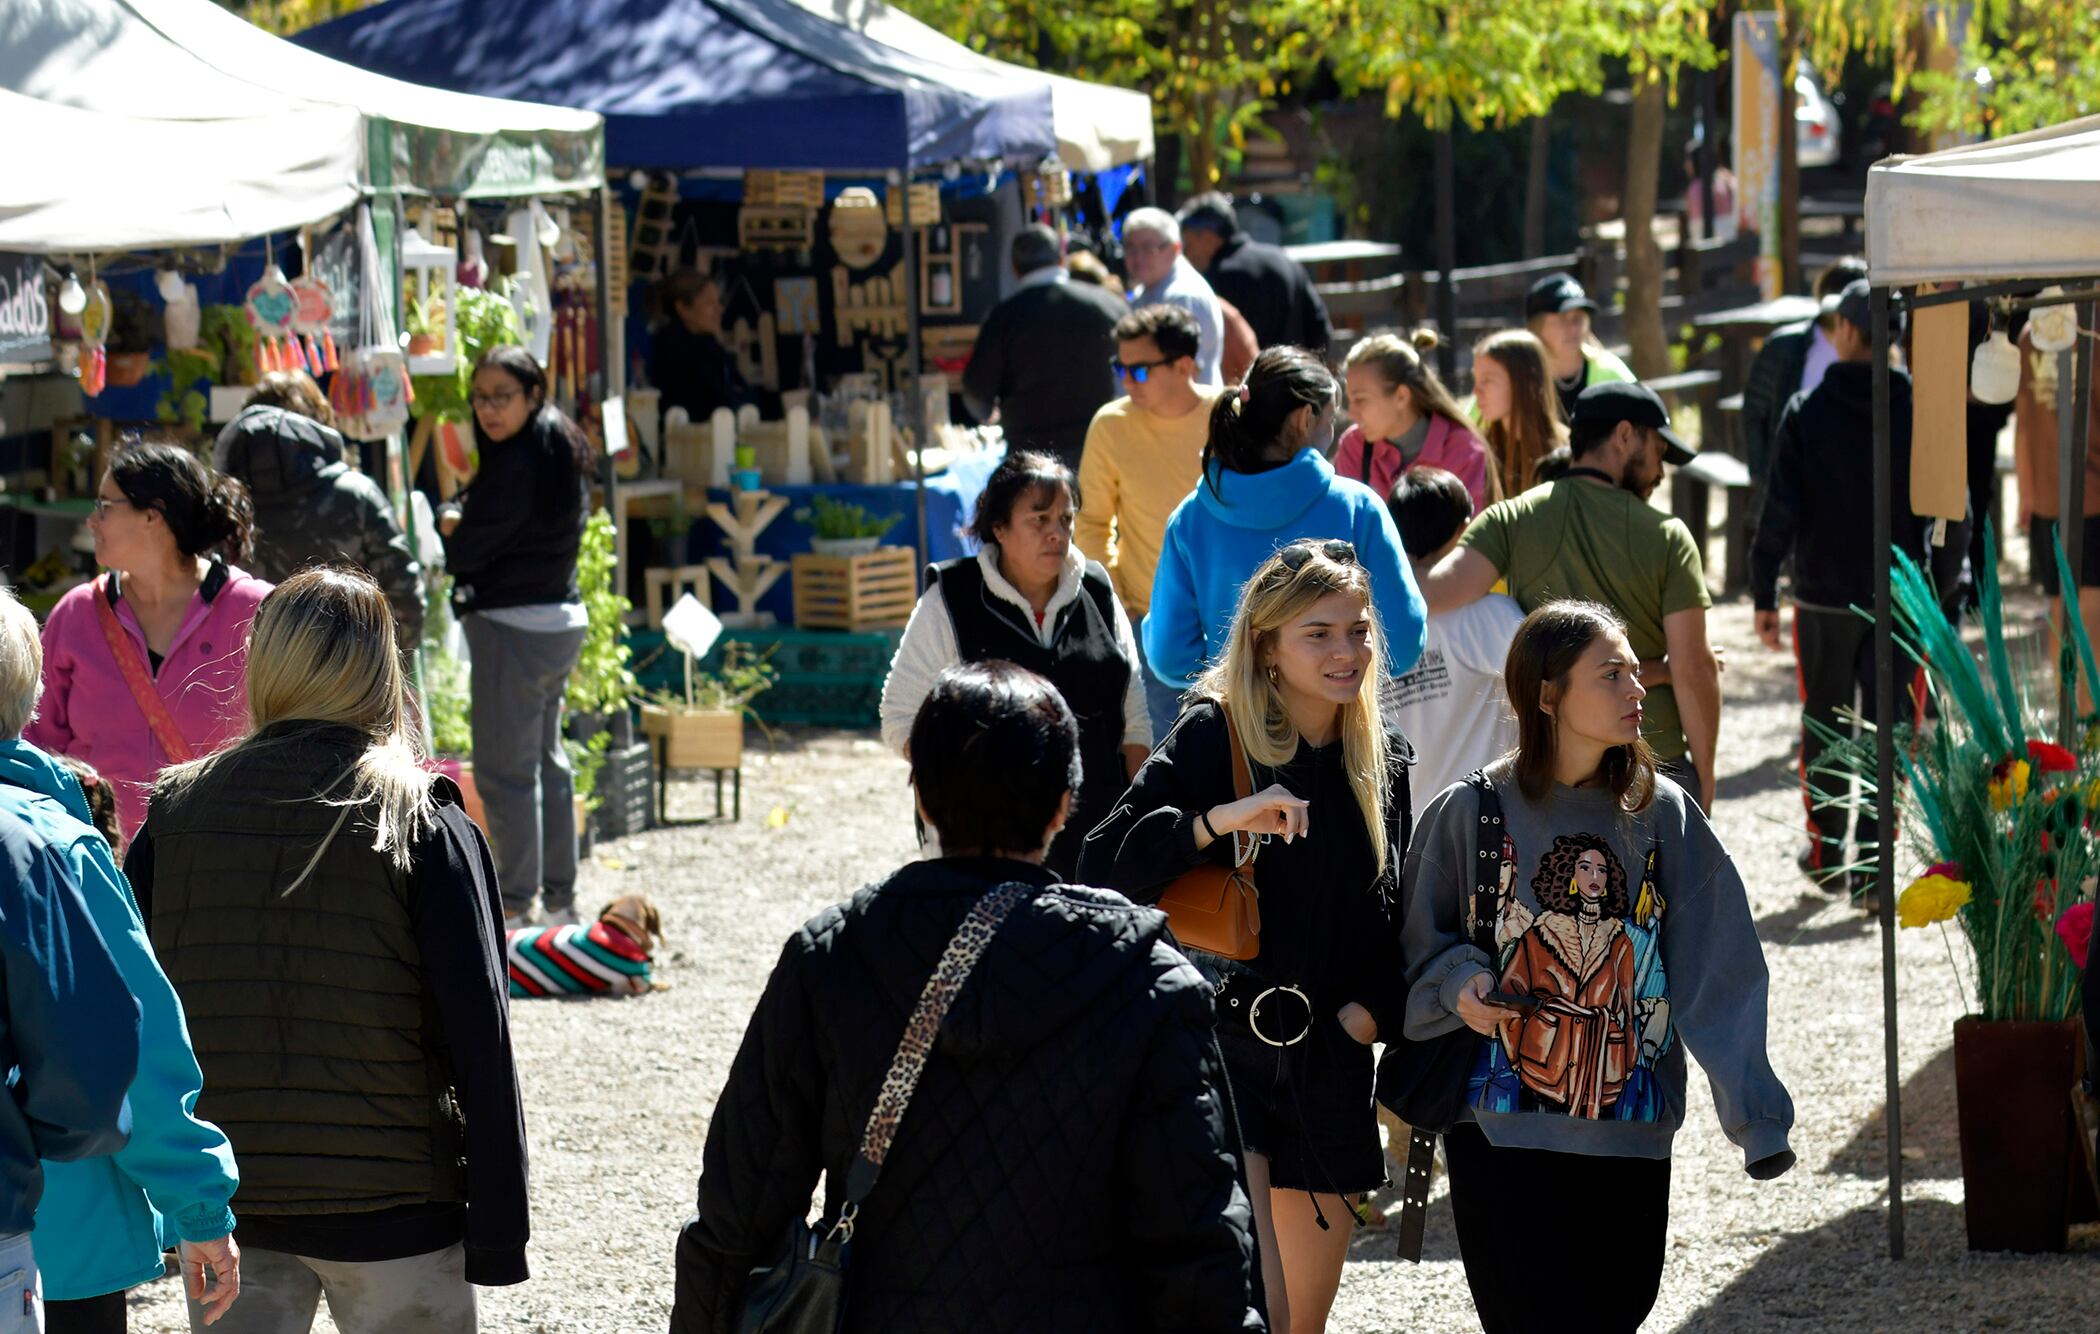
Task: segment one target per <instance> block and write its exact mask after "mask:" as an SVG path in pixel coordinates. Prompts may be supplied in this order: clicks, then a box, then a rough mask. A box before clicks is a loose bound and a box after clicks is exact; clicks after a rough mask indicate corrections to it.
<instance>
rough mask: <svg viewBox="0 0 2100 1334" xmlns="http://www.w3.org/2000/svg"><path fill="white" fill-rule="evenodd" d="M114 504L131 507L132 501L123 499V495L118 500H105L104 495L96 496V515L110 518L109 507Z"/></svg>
mask: <svg viewBox="0 0 2100 1334" xmlns="http://www.w3.org/2000/svg"><path fill="white" fill-rule="evenodd" d="M112 505H122V506H124V507H125V508H127V509H129V508H130V507H131V502H130V501H128V500H125V499H123V498H122V497H119V498H118V499H116V500H105V499H103V498H102V497H100V496H97V497H95V517H96V518H98V519H106V518H108V517H109V509H110V506H112Z"/></svg>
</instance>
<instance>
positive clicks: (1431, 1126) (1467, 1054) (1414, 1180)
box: [1377, 770, 1502, 1261]
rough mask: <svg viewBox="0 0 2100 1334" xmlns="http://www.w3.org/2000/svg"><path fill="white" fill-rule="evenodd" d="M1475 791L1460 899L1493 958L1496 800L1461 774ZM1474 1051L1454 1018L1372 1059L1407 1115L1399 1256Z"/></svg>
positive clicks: (1416, 1251) (1411, 1241)
mask: <svg viewBox="0 0 2100 1334" xmlns="http://www.w3.org/2000/svg"><path fill="white" fill-rule="evenodd" d="M1466 782H1467V784H1469V785H1470V786H1471V787H1472V788H1473V790H1474V792H1475V793H1476V794H1477V795H1478V797H1479V824H1478V830H1479V833H1478V836H1477V838H1476V839H1475V844H1476V847H1477V850H1478V852H1477V855H1476V856H1475V857H1474V858H1473V893H1472V897H1471V900H1470V902H1469V903H1468V904H1467V911H1466V920H1467V921H1468V922H1469V923H1470V924H1471V932H1470V936H1471V940H1472V943H1473V945H1474V946H1475V947H1476V948H1477V949H1479V950H1480V951H1481V952H1482V953H1484V954H1486V955H1487V956H1488V958H1489V959H1490V960H1493V959H1494V957H1495V923H1494V917H1493V911H1492V909H1493V904H1494V900H1495V894H1496V891H1497V890H1498V889H1499V888H1500V880H1501V876H1502V799H1501V798H1500V797H1498V796H1496V795H1495V785H1494V783H1493V781H1491V780H1490V779H1489V778H1488V776H1487V774H1486V773H1485V772H1482V771H1477V770H1476V771H1475V772H1474V773H1473V774H1471V775H1470V776H1468V777H1467V779H1466ZM1479 1050H1480V1034H1478V1033H1475V1032H1474V1031H1473V1030H1472V1029H1471V1028H1468V1027H1466V1026H1465V1025H1464V1024H1460V1025H1459V1026H1458V1027H1457V1028H1455V1029H1453V1030H1451V1031H1450V1032H1449V1033H1445V1034H1442V1035H1441V1036H1438V1037H1433V1038H1430V1039H1428V1040H1427V1041H1425V1042H1416V1041H1413V1040H1411V1039H1409V1038H1405V1037H1403V1038H1401V1039H1399V1040H1398V1041H1395V1042H1390V1043H1388V1044H1386V1049H1385V1054H1384V1055H1383V1056H1381V1057H1380V1058H1379V1061H1378V1086H1377V1096H1378V1101H1379V1102H1381V1103H1383V1104H1384V1105H1385V1106H1386V1107H1388V1108H1389V1109H1391V1111H1392V1113H1393V1115H1395V1116H1397V1117H1399V1118H1400V1119H1401V1120H1403V1121H1405V1122H1407V1124H1408V1127H1409V1129H1410V1130H1411V1131H1412V1132H1413V1133H1412V1134H1411V1135H1409V1137H1408V1146H1407V1177H1406V1180H1405V1182H1404V1183H1403V1184H1402V1187H1401V1204H1400V1228H1399V1244H1400V1258H1401V1259H1403V1260H1414V1261H1419V1260H1421V1258H1422V1230H1423V1226H1424V1224H1425V1222H1426V1220H1427V1216H1428V1209H1429V1178H1430V1172H1431V1169H1432V1168H1433V1167H1434V1166H1435V1163H1436V1139H1437V1136H1438V1135H1440V1134H1442V1133H1443V1132H1444V1131H1446V1130H1448V1129H1450V1127H1451V1126H1452V1124H1453V1123H1455V1122H1456V1121H1457V1120H1458V1116H1459V1113H1460V1112H1462V1111H1464V1110H1465V1106H1466V1081H1467V1079H1468V1078H1469V1077H1470V1076H1471V1074H1472V1071H1473V1062H1474V1059H1475V1057H1476V1056H1477V1055H1478V1053H1479Z"/></svg>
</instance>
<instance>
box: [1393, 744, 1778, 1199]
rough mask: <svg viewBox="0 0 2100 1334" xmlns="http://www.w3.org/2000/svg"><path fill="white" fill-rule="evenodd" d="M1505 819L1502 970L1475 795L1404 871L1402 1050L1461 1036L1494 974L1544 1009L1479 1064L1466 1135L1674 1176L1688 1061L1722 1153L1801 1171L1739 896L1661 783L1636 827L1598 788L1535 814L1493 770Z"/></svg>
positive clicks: (1414, 852) (1435, 823) (1729, 870)
mask: <svg viewBox="0 0 2100 1334" xmlns="http://www.w3.org/2000/svg"><path fill="white" fill-rule="evenodd" d="M1487 772H1488V776H1489V777H1490V779H1491V780H1493V782H1494V785H1495V791H1496V794H1497V795H1498V796H1499V797H1500V799H1501V803H1502V810H1503V816H1504V825H1503V834H1504V837H1503V839H1502V848H1501V854H1500V861H1499V863H1496V862H1495V861H1494V860H1493V856H1492V854H1491V855H1490V864H1491V865H1495V866H1499V871H1500V874H1499V876H1498V877H1497V884H1498V892H1497V893H1496V894H1495V895H1494V897H1493V899H1492V901H1491V903H1490V904H1489V905H1488V910H1487V913H1486V916H1487V917H1488V919H1489V921H1490V923H1491V924H1492V931H1493V945H1494V949H1493V951H1492V957H1491V955H1490V952H1488V951H1485V950H1483V949H1481V948H1478V947H1476V946H1475V945H1474V944H1472V943H1471V941H1472V939H1473V938H1474V935H1475V932H1474V930H1473V924H1472V923H1471V922H1470V921H1469V920H1468V915H1469V913H1470V911H1471V905H1472V901H1473V884H1474V868H1475V866H1476V865H1478V864H1479V863H1480V861H1481V848H1480V829H1481V823H1480V804H1479V799H1478V797H1477V795H1476V793H1475V791H1474V789H1473V788H1472V787H1470V786H1468V785H1466V784H1464V783H1460V784H1455V785H1453V786H1452V787H1450V788H1448V789H1446V790H1445V791H1444V792H1443V793H1442V794H1441V795H1440V796H1438V797H1437V798H1436V799H1435V800H1434V801H1432V802H1431V803H1430V804H1429V807H1428V809H1427V810H1426V811H1424V812H1423V814H1422V818H1421V821H1420V823H1419V824H1418V825H1417V826H1416V831H1415V838H1414V842H1413V843H1412V844H1411V845H1410V846H1409V848H1408V852H1407V867H1406V875H1405V877H1404V881H1403V883H1404V884H1405V886H1406V891H1405V893H1406V900H1405V902H1406V911H1405V916H1404V918H1403V926H1402V932H1401V944H1402V950H1403V953H1404V956H1405V959H1406V968H1407V980H1408V987H1409V990H1408V1001H1407V1019H1406V1025H1405V1026H1406V1033H1407V1036H1408V1037H1410V1038H1415V1039H1418V1040H1420V1039H1427V1038H1432V1037H1436V1036H1439V1035H1441V1034H1444V1033H1449V1032H1451V1031H1452V1030H1454V1029H1456V1028H1459V1027H1461V1026H1462V1024H1463V1021H1462V1020H1460V1019H1459V1017H1458V1013H1457V1005H1458V996H1459V993H1460V991H1461V990H1462V989H1463V988H1464V987H1465V986H1466V984H1467V983H1468V982H1469V981H1470V980H1471V979H1472V977H1473V976H1474V975H1475V974H1479V973H1485V974H1487V975H1488V980H1489V982H1490V983H1491V984H1492V985H1493V987H1494V988H1495V989H1496V990H1498V991H1502V992H1507V993H1511V994H1513V995H1517V996H1525V997H1529V998H1530V999H1531V1001H1533V1002H1536V1004H1535V1005H1533V1006H1530V1007H1528V1008H1527V1009H1526V1010H1524V1011H1521V1012H1513V1017H1512V1020H1511V1021H1510V1022H1509V1023H1507V1024H1505V1025H1504V1026H1503V1029H1502V1033H1501V1035H1500V1036H1499V1037H1496V1038H1486V1037H1483V1038H1481V1039H1480V1040H1479V1050H1478V1051H1477V1053H1476V1054H1475V1058H1474V1064H1473V1069H1472V1079H1471V1084H1470V1087H1469V1090H1468V1096H1467V1107H1466V1110H1465V1112H1464V1114H1463V1115H1462V1116H1461V1117H1460V1120H1462V1121H1470V1122H1473V1123H1475V1124H1478V1125H1479V1126H1480V1128H1481V1130H1482V1131H1483V1132H1484V1133H1485V1134H1486V1135H1487V1137H1488V1139H1489V1140H1490V1141H1491V1142H1493V1143H1494V1144H1496V1145H1498V1146H1502V1147H1506V1148H1523V1149H1546V1150H1551V1151H1554V1152H1560V1153H1581V1154H1591V1155H1598V1156H1606V1157H1629V1158H1665V1157H1668V1156H1669V1153H1670V1141H1671V1138H1672V1137H1673V1136H1674V1135H1675V1134H1676V1132H1677V1128H1678V1127H1679V1126H1680V1125H1682V1124H1683V1123H1684V1087H1685V1064H1684V1049H1685V1047H1687V1046H1689V1047H1690V1048H1691V1050H1692V1053H1693V1054H1694V1055H1696V1056H1697V1057H1698V1058H1699V1063H1700V1065H1701V1066H1703V1067H1704V1068H1705V1070H1706V1073H1707V1078H1708V1079H1709V1080H1710V1081H1711V1083H1712V1085H1713V1094H1714V1103H1715V1107H1716V1110H1717V1111H1718V1113H1719V1115H1720V1119H1721V1126H1722V1129H1723V1130H1724V1131H1726V1132H1727V1135H1728V1138H1729V1139H1730V1140H1732V1141H1733V1142H1734V1143H1735V1144H1736V1145H1737V1147H1739V1148H1741V1149H1742V1151H1743V1157H1744V1162H1745V1163H1746V1164H1748V1165H1753V1166H1754V1168H1755V1170H1756V1174H1757V1175H1759V1176H1768V1175H1776V1174H1777V1173H1778V1172H1780V1171H1783V1170H1785V1168H1786V1166H1788V1165H1789V1164H1790V1163H1791V1161H1792V1159H1791V1155H1790V1154H1789V1153H1788V1150H1787V1132H1788V1131H1789V1130H1790V1129H1791V1128H1792V1126H1793V1123H1794V1104H1793V1100H1792V1099H1791V1098H1789V1097H1788V1096H1787V1091H1786V1089H1785V1087H1784V1086H1783V1085H1781V1084H1780V1082H1779V1078H1778V1076H1777V1075H1775V1074H1774V1073H1773V1072H1772V1066H1771V1062H1770V1061H1769V1060H1768V1059H1767V1057H1766V1054H1765V1015H1766V998H1767V991H1768V985H1769V983H1768V979H1767V976H1766V973H1765V959H1764V950H1763V947H1762V946H1761V945H1760V944H1759V942H1758V939H1757V931H1756V927H1755V925H1754V924H1753V923H1752V921H1751V918H1750V907H1749V903H1748V900H1747V899H1746V897H1745V895H1744V891H1743V881H1742V877H1741V876H1740V875H1739V874H1738V873H1737V872H1736V869H1735V863H1734V862H1733V861H1732V860H1730V858H1729V856H1728V851H1727V849H1726V848H1724V847H1723V846H1722V845H1721V840H1720V839H1719V838H1718V837H1717V836H1716V835H1715V834H1714V831H1713V827H1712V826H1711V825H1709V824H1708V823H1707V822H1706V817H1705V816H1704V815H1703V814H1701V813H1700V811H1699V809H1698V807H1697V806H1695V805H1694V804H1693V803H1692V802H1690V801H1688V800H1687V799H1686V798H1685V795H1684V792H1683V790H1682V789H1681V788H1679V787H1678V786H1677V785H1676V784H1675V783H1673V782H1671V781H1670V780H1669V779H1667V778H1658V779H1657V791H1656V796H1655V801H1654V803H1653V804H1652V805H1650V806H1649V807H1648V809H1647V810H1645V811H1643V812H1641V813H1640V814H1638V815H1628V814H1626V813H1625V812H1623V811H1621V810H1620V809H1619V808H1618V804H1617V800H1616V799H1615V798H1614V797H1613V796H1612V794H1611V793H1610V792H1609V791H1608V790H1605V789H1603V788H1595V789H1591V788H1570V787H1565V786H1561V785H1558V784H1556V785H1555V786H1554V788H1553V790H1552V791H1551V792H1550V793H1548V794H1547V795H1546V796H1545V798H1544V799H1543V800H1540V801H1537V802H1533V801H1529V800H1527V799H1526V798H1525V797H1524V794H1523V793H1522V792H1521V791H1519V790H1518V788H1517V784H1516V781H1515V778H1514V776H1513V774H1512V773H1511V766H1510V764H1509V762H1508V761H1507V760H1503V761H1497V762H1496V763H1495V764H1493V765H1490V766H1489V768H1488V771H1487Z"/></svg>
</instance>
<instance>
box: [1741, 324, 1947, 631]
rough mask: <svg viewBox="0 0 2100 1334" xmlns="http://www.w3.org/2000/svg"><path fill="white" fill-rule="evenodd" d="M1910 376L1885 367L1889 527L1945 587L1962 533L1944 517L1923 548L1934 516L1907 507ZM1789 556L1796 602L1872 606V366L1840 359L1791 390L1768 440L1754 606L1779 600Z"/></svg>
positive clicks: (1753, 566)
mask: <svg viewBox="0 0 2100 1334" xmlns="http://www.w3.org/2000/svg"><path fill="white" fill-rule="evenodd" d="M1910 429H1911V407H1910V376H1909V375H1907V374H1905V373H1904V372H1903V371H1902V370H1900V369H1898V368H1896V367H1890V368H1889V466H1890V468H1891V469H1892V470H1893V473H1892V481H1893V485H1892V487H1891V491H1890V497H1891V501H1890V511H1891V512H1890V519H1891V525H1892V526H1891V528H1890V530H1889V531H1890V532H1891V534H1892V535H1893V536H1892V541H1893V542H1894V544H1895V545H1896V546H1898V547H1900V548H1901V549H1903V550H1904V551H1907V552H1909V553H1910V555H1911V558H1912V559H1913V560H1916V561H1918V562H1919V563H1920V564H1922V565H1924V566H1925V567H1926V569H1928V570H1929V571H1931V572H1932V574H1933V575H1934V577H1935V578H1936V579H1937V580H1938V582H1939V587H1940V589H1941V591H1942V592H1943V593H1948V594H1951V593H1952V592H1953V589H1954V581H1955V580H1957V579H1958V578H1959V577H1960V575H1961V553H1962V552H1964V551H1966V550H1967V549H1968V530H1967V526H1966V525H1963V524H1949V525H1948V531H1947V541H1946V545H1945V546H1943V547H1941V548H1940V549H1939V550H1938V551H1934V550H1932V548H1931V547H1930V545H1929V536H1930V534H1931V531H1932V520H1930V519H1921V518H1919V517H1918V516H1916V515H1915V514H1912V513H1911V510H1910ZM1789 553H1791V554H1792V555H1793V558H1794V599H1795V600H1796V601H1797V602H1804V603H1808V604H1810V605H1812V606H1817V607H1825V608H1836V609H1839V610H1843V609H1845V608H1848V607H1852V606H1861V607H1871V606H1873V605H1874V367H1873V365H1872V363H1870V362H1864V361H1841V362H1838V363H1837V364H1835V365H1833V366H1832V367H1831V368H1830V369H1829V370H1828V371H1826V372H1825V373H1824V375H1823V382H1822V383H1821V384H1819V385H1817V386H1816V387H1815V388H1814V389H1813V390H1811V391H1809V392H1808V393H1805V394H1796V395H1794V397H1793V400H1792V401H1791V402H1789V403H1788V404H1787V405H1786V410H1785V411H1784V412H1782V413H1781V414H1780V416H1779V426H1778V427H1777V429H1776V430H1775V431H1774V434H1773V439H1772V473H1771V476H1770V478H1769V479H1767V481H1766V484H1765V504H1764V509H1763V511H1762V512H1760V513H1759V515H1758V518H1757V538H1756V541H1755V542H1754V543H1753V544H1752V546H1751V550H1750V595H1751V597H1752V599H1753V600H1754V601H1755V603H1756V606H1757V608H1758V610H1760V611H1770V610H1773V609H1776V608H1777V607H1778V606H1779V571H1780V568H1781V567H1782V566H1783V565H1784V564H1785V563H1786V559H1787V556H1788V554H1789Z"/></svg>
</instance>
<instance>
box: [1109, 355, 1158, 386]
mask: <svg viewBox="0 0 2100 1334" xmlns="http://www.w3.org/2000/svg"><path fill="white" fill-rule="evenodd" d="M1173 364H1174V362H1173V360H1172V359H1171V358H1168V357H1161V358H1160V359H1159V360H1158V361H1111V362H1109V363H1108V368H1109V369H1110V370H1112V371H1114V372H1115V373H1116V378H1117V379H1119V380H1128V381H1130V382H1131V383H1132V384H1144V383H1145V382H1146V381H1147V380H1150V379H1151V378H1152V372H1154V371H1156V370H1158V369H1159V368H1160V367H1162V366H1171V365H1173Z"/></svg>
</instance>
